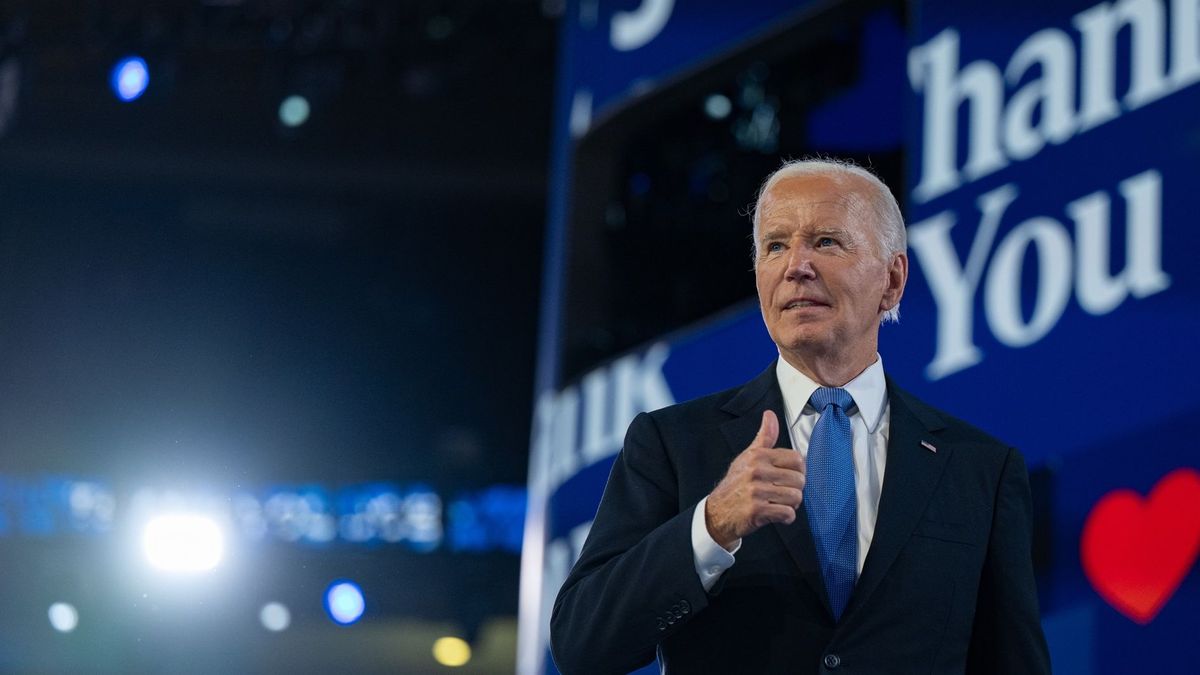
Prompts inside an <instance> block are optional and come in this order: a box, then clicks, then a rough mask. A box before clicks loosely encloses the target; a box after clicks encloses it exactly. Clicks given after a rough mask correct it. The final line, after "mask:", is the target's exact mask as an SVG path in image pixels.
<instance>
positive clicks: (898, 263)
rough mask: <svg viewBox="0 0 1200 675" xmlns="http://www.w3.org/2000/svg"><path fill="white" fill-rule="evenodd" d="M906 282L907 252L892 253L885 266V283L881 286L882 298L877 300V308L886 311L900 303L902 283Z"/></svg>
mask: <svg viewBox="0 0 1200 675" xmlns="http://www.w3.org/2000/svg"><path fill="white" fill-rule="evenodd" d="M907 283H908V254H907V253H904V252H900V253H893V254H892V259H891V262H889V263H888V268H887V284H886V285H885V286H884V288H883V299H882V300H880V302H879V310H880V311H881V312H886V311H888V310H889V309H891V308H893V307H895V306H896V305H898V304H900V298H901V297H902V296H903V295H904V285H905V284H907Z"/></svg>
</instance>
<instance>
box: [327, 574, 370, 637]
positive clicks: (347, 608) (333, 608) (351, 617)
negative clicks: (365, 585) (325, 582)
mask: <svg viewBox="0 0 1200 675" xmlns="http://www.w3.org/2000/svg"><path fill="white" fill-rule="evenodd" d="M365 608H366V601H365V600H364V599H363V594H362V590H361V589H360V588H359V587H358V584H356V583H354V582H353V581H335V582H333V583H332V584H330V585H329V589H328V590H326V591H325V611H327V612H329V618H331V619H333V620H334V622H335V623H339V624H341V625H343V626H348V625H350V624H352V623H354V622H355V621H358V620H359V619H360V618H362V615H363V610H364V609H365Z"/></svg>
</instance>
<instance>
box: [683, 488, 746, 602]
mask: <svg viewBox="0 0 1200 675" xmlns="http://www.w3.org/2000/svg"><path fill="white" fill-rule="evenodd" d="M706 504H708V497H705V498H704V499H701V500H700V503H699V504H696V510H695V512H693V513H692V562H694V563H695V565H696V574H697V575H698V576H699V577H700V585H701V586H703V587H704V592H705V593H707V592H708V591H710V590H712V587H713V586H715V585H716V583H717V579H720V578H721V575H722V574H724V573H725V570H727V569H729V568H730V567H733V563H734V557H733V554H734V553H737V552H738V549H740V548H741V547H742V540H741V539H738V540H737V541H735V542H734V543H733V551H726V550H725V549H724V548H723V547H722V546H721V545H720V544H718V543H717V542H716V541H714V540H713V538H712V535H710V534H709V533H708V525H707V524H706V523H705V522H704V506H705V505H706Z"/></svg>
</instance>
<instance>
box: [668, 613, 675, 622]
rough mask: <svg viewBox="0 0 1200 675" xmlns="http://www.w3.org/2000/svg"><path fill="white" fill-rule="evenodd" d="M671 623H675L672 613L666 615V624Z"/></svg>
mask: <svg viewBox="0 0 1200 675" xmlns="http://www.w3.org/2000/svg"><path fill="white" fill-rule="evenodd" d="M673 623H675V615H674V614H668V615H667V624H668V625H670V624H673Z"/></svg>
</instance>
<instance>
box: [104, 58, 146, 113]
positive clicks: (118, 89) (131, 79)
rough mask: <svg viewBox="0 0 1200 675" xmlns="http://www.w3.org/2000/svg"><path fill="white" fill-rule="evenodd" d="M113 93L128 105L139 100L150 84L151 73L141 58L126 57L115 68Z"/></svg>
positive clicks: (113, 72) (112, 82)
mask: <svg viewBox="0 0 1200 675" xmlns="http://www.w3.org/2000/svg"><path fill="white" fill-rule="evenodd" d="M110 84H111V85H112V90H113V93H114V94H116V95H117V98H119V99H121V100H122V101H124V102H126V103H128V102H130V101H133V100H135V99H137V98H138V97H139V96H141V95H142V94H143V93H144V92H145V91H146V87H147V86H148V85H149V84H150V71H149V69H147V68H146V61H145V60H143V59H142V57H140V56H126V57H125V58H123V59H121V60H120V61H117V65H115V66H113V69H112V77H111V78H110Z"/></svg>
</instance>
